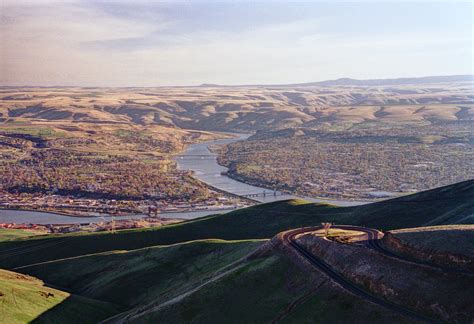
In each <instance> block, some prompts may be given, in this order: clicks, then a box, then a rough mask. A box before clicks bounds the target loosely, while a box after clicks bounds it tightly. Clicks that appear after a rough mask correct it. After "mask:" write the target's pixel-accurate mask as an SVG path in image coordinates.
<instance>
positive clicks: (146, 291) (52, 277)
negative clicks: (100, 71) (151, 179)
mask: <svg viewBox="0 0 474 324" xmlns="http://www.w3.org/2000/svg"><path fill="white" fill-rule="evenodd" d="M472 197H474V181H466V182H462V183H458V184H455V185H451V186H447V187H443V188H438V189H434V190H430V191H427V192H423V193H419V194H415V195H410V196H405V197H401V198H397V199H393V200H388V201H384V202H379V203H375V204H370V205H363V206H358V207H345V208H342V207H336V206H332V205H326V204H313V203H308V202H306V201H302V200H289V201H282V202H276V203H270V204H264V205H259V206H255V207H251V208H246V209H241V210H237V211H234V212H231V213H228V214H223V215H213V216H208V217H204V218H201V219H196V220H191V221H187V222H184V223H179V224H174V225H169V226H164V227H162V228H157V229H145V230H143V229H141V230H127V231H119V232H117V233H115V234H111V233H93V234H82V233H75V234H69V235H47V236H43V235H41V236H32V237H22V235H19V236H18V237H16V238H15V237H5V238H4V239H5V240H4V241H3V242H2V241H0V267H3V268H8V269H12V270H14V271H17V272H21V273H24V274H27V275H32V276H35V277H38V278H40V279H41V280H44V281H45V282H48V283H49V284H52V285H54V286H55V287H63V288H60V289H61V290H67V291H71V292H72V293H73V294H69V293H65V292H63V291H59V290H57V289H56V290H54V291H55V292H53V294H54V295H55V297H54V299H49V300H48V299H47V298H45V297H42V295H41V294H40V295H39V296H40V297H41V298H43V299H45V300H43V299H41V298H39V297H38V296H36V292H35V289H37V290H38V291H39V290H41V291H42V290H43V289H44V290H45V291H46V290H48V289H49V290H51V289H52V288H46V287H44V285H43V284H42V282H41V281H40V280H38V279H34V278H30V277H26V278H29V279H28V280H30V281H32V283H28V284H34V285H36V286H34V287H33V288H32V289H30V288H28V289H29V290H25V289H26V288H25V287H20V286H18V288H14V290H15V291H16V289H18V291H20V290H22V289H23V290H24V291H25V294H24V295H23V297H22V298H24V299H25V300H26V301H25V302H24V303H25V305H30V306H28V307H31V308H32V310H31V312H30V311H28V313H27V314H29V315H28V316H29V317H21V316H23V315H21V314H19V313H18V312H17V311H16V308H9V309H7V311H6V312H5V314H6V315H4V317H5V318H7V317H8V322H13V323H14V322H15V321H17V322H27V321H30V320H32V319H36V321H37V322H41V323H43V322H54V321H56V322H58V321H60V320H61V319H64V318H67V319H71V318H72V319H73V320H77V321H82V322H94V321H97V320H100V319H103V318H106V317H110V316H116V318H115V319H119V320H123V319H127V320H131V321H132V322H133V321H135V322H143V321H145V322H146V321H149V322H189V321H191V320H192V321H197V322H219V321H220V322H222V321H224V319H231V321H232V319H233V320H235V321H239V322H242V321H244V322H245V321H247V322H269V321H272V320H275V319H284V320H285V321H287V322H303V323H304V322H315V321H331V322H332V321H341V320H343V319H347V318H353V319H354V320H355V321H357V320H361V321H362V320H363V319H368V318H369V319H370V320H371V321H372V322H386V321H400V318H395V317H394V316H395V315H393V314H392V313H388V312H387V311H385V310H384V309H380V308H377V307H375V308H374V306H373V305H372V306H370V305H369V306H368V304H367V303H366V302H364V301H361V300H359V299H357V298H356V299H355V298H351V297H350V296H349V297H348V295H347V294H344V293H341V292H340V291H339V290H338V289H335V286H333V285H331V284H329V283H328V282H327V281H325V280H322V278H323V277H321V276H320V275H318V274H317V272H316V275H315V276H308V274H306V273H303V272H302V271H301V270H299V268H298V267H297V266H296V265H294V264H293V263H292V261H291V260H289V259H287V257H286V256H285V255H282V254H280V253H270V254H263V255H259V256H258V257H254V258H250V259H245V258H244V257H245V256H247V255H248V254H249V253H251V252H252V251H255V250H256V249H257V248H258V247H259V246H260V245H261V244H262V242H263V241H262V240H261V239H266V238H271V237H272V236H274V235H275V234H277V233H279V232H281V231H283V230H286V229H291V228H297V227H303V226H310V225H319V224H320V223H321V222H322V221H330V222H333V223H336V224H354V225H364V226H369V227H375V228H381V229H384V230H388V229H394V228H408V227H416V226H418V227H419V226H426V225H432V224H458V223H465V224H472V223H474V217H473V215H474V199H472ZM20 234H22V233H20ZM2 273H8V276H7V277H5V278H3V279H2V277H1V275H0V292H2V293H4V296H5V291H6V292H7V293H8V291H11V289H12V288H11V287H12V285H18V284H19V283H18V280H20V281H21V282H22V284H23V283H24V282H23V281H22V280H23V279H21V278H22V276H23V275H22V274H15V273H12V272H5V271H4V272H2ZM0 274H1V273H0ZM15 276H19V277H18V278H20V279H18V278H16V277H15ZM15 287H16V286H15ZM256 287H258V289H256ZM49 290H48V291H49ZM51 291H52V290H51ZM79 295H80V296H81V297H79ZM4 296H0V298H3V297H4ZM16 296H20V295H19V294H16ZM28 298H33V299H32V300H28ZM37 298H39V299H38V300H36V299H37ZM10 299H11V298H10ZM5 300H6V299H5ZM99 300H100V302H99ZM0 301H1V300H0ZM16 303H19V302H18V300H17V301H16ZM210 305H211V306H210ZM15 307H16V305H15ZM25 307H27V306H25ZM78 308H81V309H84V310H85V311H84V312H82V313H84V314H82V315H81V316H82V317H81V316H74V315H72V312H73V311H75V310H77V309H78ZM26 309H28V308H26ZM243 309H245V310H246V311H245V312H242V310H243ZM290 311H291V316H289V317H288V316H287V314H288V313H289V312H290ZM224 317H225V318H224ZM0 321H1V319H0ZM226 322H229V321H226Z"/></svg>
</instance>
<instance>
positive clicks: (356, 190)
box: [0, 78, 474, 323]
mask: <svg viewBox="0 0 474 324" xmlns="http://www.w3.org/2000/svg"><path fill="white" fill-rule="evenodd" d="M356 81H357V80H356ZM361 82H362V81H361ZM364 82H365V83H364ZM364 82H362V83H358V82H355V81H354V80H338V81H337V82H336V81H334V82H332V83H325V84H309V85H308V84H306V85H282V86H273V85H268V86H235V87H225V86H218V85H204V86H200V87H161V88H80V87H56V88H34V87H20V88H14V87H3V88H1V89H0V90H1V93H2V94H1V98H0V118H1V120H0V173H1V177H0V207H1V208H2V209H0V217H2V212H3V213H4V214H3V215H4V216H3V217H4V218H3V221H2V222H3V224H2V227H3V229H0V267H1V268H2V269H4V270H1V271H0V303H1V305H2V306H1V307H3V308H2V313H1V314H0V316H3V317H0V321H7V322H8V323H24V322H32V323H51V322H61V320H62V319H64V318H67V319H68V323H75V322H77V323H83V322H87V323H89V322H91V323H95V322H105V323H144V322H153V323H156V322H158V323H169V322H176V323H188V322H197V323H215V322H230V323H233V322H235V323H241V322H249V323H262V322H266V323H268V322H274V323H277V322H289V323H314V322H323V321H326V322H341V321H347V319H348V318H350V319H351V320H352V321H354V322H367V321H370V322H373V323H387V322H397V323H399V322H403V323H418V322H449V323H469V322H472V320H474V310H473V309H472V305H473V304H474V303H473V302H474V301H473V300H472V296H471V295H472V294H471V293H470V292H471V290H472V288H474V287H472V276H473V274H472V271H473V268H472V264H473V262H474V261H473V256H472V253H470V250H471V249H470V247H471V245H472V244H470V242H471V241H472V239H473V237H472V236H473V233H474V228H473V225H472V224H474V218H473V217H474V205H473V202H474V200H473V199H472V197H474V180H472V178H473V177H474V165H473V161H474V156H473V154H474V146H473V145H474V142H473V138H474V132H473V129H474V128H473V125H474V120H473V109H474V102H473V91H472V82H471V81H469V80H465V79H463V80H460V79H459V78H458V79H454V80H453V79H450V80H449V81H447V80H442V81H440V80H439V79H436V78H435V79H429V80H426V79H423V80H418V81H416V80H415V81H413V80H409V81H397V82H398V83H397V82H395V81H387V80H379V81H377V82H375V81H374V80H371V81H370V82H369V81H364ZM387 82H388V83H387ZM393 82H395V83H393ZM406 82H409V83H406ZM423 82H425V83H423ZM12 209H13V210H12ZM54 213H56V214H54ZM7 214H8V215H7ZM7 218H8V221H7ZM0 219H1V218H0ZM20 219H21V220H23V221H20ZM68 219H70V221H68ZM324 228H326V229H324ZM425 292H427V293H425ZM19 307H21V308H22V309H24V311H20V310H19ZM78 309H81V310H84V311H83V312H82V313H81V316H78V317H74V316H72V315H71V314H72V313H73V312H76V311H77V310H78Z"/></svg>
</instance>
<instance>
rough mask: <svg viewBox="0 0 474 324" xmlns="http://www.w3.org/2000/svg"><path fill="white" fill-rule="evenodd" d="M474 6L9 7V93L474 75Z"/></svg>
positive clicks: (50, 1) (2, 68)
mask: <svg viewBox="0 0 474 324" xmlns="http://www.w3.org/2000/svg"><path fill="white" fill-rule="evenodd" d="M473 15H474V13H473V3H472V2H470V1H466V2H454V1H436V2H434V1H421V2H411V1H397V2H389V1H383V0H382V1H368V2H361V1H351V2H341V1H337V0H336V1H331V2H329V1H327V2H325V1H311V2H309V1H308V2H300V1H278V0H277V1H270V0H268V1H265V0H262V1H230V0H228V1H224V0H222V1H200V0H192V1H151V0H149V1H146V0H135V1H121V0H117V1H114V0H110V1H107V0H102V1H99V0H81V1H79V0H76V1H74V0H62V1H57V0H0V85H11V86H19V85H40V86H55V85H57V86H70V85H75V86H105V87H106V86H151V87H152V86H167V85H181V86H183V85H199V84H202V83H216V84H227V85H235V84H285V83H300V82H312V81H321V80H328V79H337V78H342V77H350V78H357V79H373V78H396V77H416V76H431V75H454V74H474V67H473V57H474V44H473Z"/></svg>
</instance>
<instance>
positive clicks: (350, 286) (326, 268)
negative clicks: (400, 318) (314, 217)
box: [283, 226, 439, 323]
mask: <svg viewBox="0 0 474 324" xmlns="http://www.w3.org/2000/svg"><path fill="white" fill-rule="evenodd" d="M333 228H338V229H343V230H361V231H363V232H365V233H368V235H369V239H368V241H367V244H368V245H369V246H370V247H371V248H375V246H374V245H372V244H373V241H374V238H378V237H379V235H380V234H382V233H380V232H379V231H376V230H372V229H368V228H363V227H355V226H333ZM320 229H322V227H319V226H318V227H307V228H300V229H295V230H290V231H288V232H285V233H284V235H283V241H284V242H285V243H286V244H288V245H289V246H291V247H292V248H294V249H295V250H296V251H297V252H298V253H299V254H300V255H301V256H302V257H304V258H305V259H306V260H307V261H308V262H309V263H311V265H313V266H314V267H315V268H317V269H318V270H320V271H321V272H322V273H323V274H325V275H326V276H327V277H329V278H330V279H331V280H333V281H334V282H336V283H337V284H338V285H339V286H340V287H342V288H343V289H345V290H347V291H349V292H350V293H352V294H354V295H356V296H359V297H361V298H364V299H365V300H368V301H370V302H372V303H374V304H377V305H380V306H382V307H385V308H387V309H389V310H392V311H394V312H397V313H399V314H401V315H404V316H408V317H410V318H412V319H415V320H418V321H422V322H428V323H438V322H439V321H437V320H435V319H432V318H429V317H426V316H424V315H422V314H419V313H417V312H414V311H412V310H410V309H408V308H405V307H403V306H400V305H397V304H394V303H391V302H389V301H387V300H385V299H382V298H379V297H377V296H375V295H373V294H371V293H370V292H368V291H366V290H364V289H362V288H361V287H359V286H358V285H355V284H354V283H352V282H351V281H349V280H347V279H346V278H344V277H343V276H342V275H341V274H339V273H338V272H337V271H335V270H334V269H333V268H332V267H331V266H330V265H328V264H327V263H326V262H325V261H324V260H322V259H321V258H319V257H317V256H315V255H313V254H312V253H310V252H308V251H307V250H306V249H305V248H304V247H302V246H301V245H300V244H298V243H297V241H296V236H297V235H300V234H304V233H308V232H313V231H316V230H320ZM377 250H378V249H377Z"/></svg>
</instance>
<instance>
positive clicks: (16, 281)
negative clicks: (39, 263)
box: [0, 270, 121, 324]
mask: <svg viewBox="0 0 474 324" xmlns="http://www.w3.org/2000/svg"><path fill="white" fill-rule="evenodd" d="M0 303H1V306H0V307H1V308H0V309H1V311H0V323H9V324H13V323H27V322H31V321H33V322H34V321H35V319H36V321H38V322H41V323H64V319H65V318H67V319H68V320H67V322H68V323H94V322H97V321H100V320H103V319H105V318H107V317H109V316H111V315H112V314H115V313H117V312H119V311H120V309H121V308H119V307H117V306H115V305H113V304H110V303H106V302H102V301H98V300H94V299H89V298H85V297H81V296H77V295H71V294H70V293H67V292H64V291H61V290H58V289H54V288H51V287H47V286H45V285H44V283H43V282H42V281H41V280H38V279H36V278H33V277H30V276H25V275H22V274H17V273H14V272H11V271H6V270H0ZM39 319H41V321H39Z"/></svg>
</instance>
